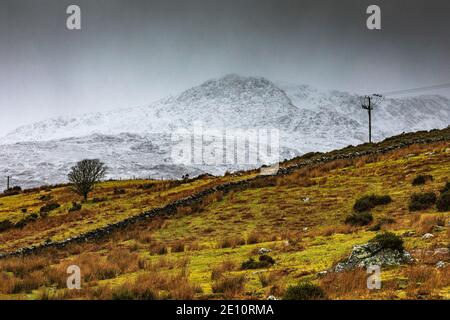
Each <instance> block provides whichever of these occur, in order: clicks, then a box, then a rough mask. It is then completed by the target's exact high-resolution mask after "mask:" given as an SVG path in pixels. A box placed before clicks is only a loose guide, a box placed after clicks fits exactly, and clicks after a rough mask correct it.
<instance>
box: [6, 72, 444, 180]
mask: <svg viewBox="0 0 450 320" xmlns="http://www.w3.org/2000/svg"><path fill="white" fill-rule="evenodd" d="M449 119H450V100H449V99H447V98H445V97H441V96H437V95H428V96H418V97H409V98H399V99H385V100H384V101H383V102H382V103H381V104H380V105H379V106H377V107H376V108H375V110H374V112H373V137H374V139H375V140H380V139H383V138H385V137H388V136H392V135H395V134H399V133H402V132H410V131H417V130H430V129H434V128H444V127H447V126H448V125H449V124H450V120H449ZM195 122H200V123H202V124H203V126H204V127H205V128H206V129H208V128H211V129H226V130H227V132H230V131H231V132H233V130H235V129H270V128H276V129H278V130H279V132H280V147H281V155H280V157H281V159H284V158H290V157H293V156H295V155H298V154H301V153H305V152H310V151H326V150H331V149H335V148H340V147H345V146H347V145H349V144H353V145H355V144H359V143H362V142H365V141H366V140H367V135H368V133H367V130H368V129H367V112H366V111H365V110H363V109H362V108H361V106H360V102H359V97H358V96H357V95H355V94H351V93H346V92H340V91H329V92H327V91H320V90H317V89H314V88H312V87H310V86H307V85H285V84H283V85H277V84H274V83H273V82H271V81H269V80H267V79H264V78H260V77H243V76H239V75H235V74H232V75H227V76H225V77H223V78H220V79H214V80H209V81H207V82H205V83H203V84H201V85H199V86H196V87H193V88H191V89H189V90H186V91H184V92H182V93H180V94H178V95H174V96H171V97H167V98H164V99H161V100H159V101H156V102H154V103H152V104H150V105H148V106H143V107H134V108H127V109H118V110H113V111H108V112H102V113H88V114H84V115H80V116H77V117H57V118H52V119H48V120H44V121H40V122H36V123H33V124H30V125H26V126H22V127H19V128H17V129H15V130H14V131H12V132H10V133H8V134H7V135H6V136H4V137H2V138H0V176H1V175H11V176H13V179H16V182H17V184H21V185H23V186H37V185H42V184H46V183H58V182H64V181H65V180H66V174H67V171H68V169H69V168H70V165H72V164H73V163H75V162H76V161H78V160H80V159H82V158H86V157H89V158H100V159H102V161H104V162H105V163H107V165H108V166H109V167H110V171H109V177H112V178H119V177H120V178H131V177H133V176H136V177H154V178H178V177H180V176H181V175H182V174H185V173H189V174H191V175H195V174H200V173H202V172H210V173H213V174H223V173H224V172H225V171H226V170H238V169H247V168H249V167H251V166H248V165H247V166H246V165H215V166H211V165H209V166H208V165H202V164H200V165H198V164H197V165H180V164H177V163H174V162H173V159H172V158H171V155H170V151H171V149H172V147H173V146H174V142H173V141H172V140H171V135H172V133H173V132H175V131H176V130H177V129H184V130H188V131H189V130H192V127H193V125H194V123H195Z"/></svg>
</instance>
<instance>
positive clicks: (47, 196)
mask: <svg viewBox="0 0 450 320" xmlns="http://www.w3.org/2000/svg"><path fill="white" fill-rule="evenodd" d="M52 198H53V197H52V195H51V194H43V195H42V196H40V197H39V198H38V199H39V200H41V201H50V200H51V199H52Z"/></svg>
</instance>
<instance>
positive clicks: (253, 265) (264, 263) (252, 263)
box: [241, 254, 275, 270]
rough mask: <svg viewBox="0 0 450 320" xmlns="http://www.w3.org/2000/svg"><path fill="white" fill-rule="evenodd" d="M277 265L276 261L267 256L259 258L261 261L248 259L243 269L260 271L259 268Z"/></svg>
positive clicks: (243, 264) (242, 266)
mask: <svg viewBox="0 0 450 320" xmlns="http://www.w3.org/2000/svg"><path fill="white" fill-rule="evenodd" d="M273 264H275V260H274V259H273V258H272V257H271V256H268V255H266V254H263V255H261V256H259V260H258V261H256V260H255V259H253V258H250V259H248V260H247V261H244V262H242V265H241V269H242V270H248V269H259V268H268V267H270V266H272V265H273Z"/></svg>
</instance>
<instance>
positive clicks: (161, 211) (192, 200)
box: [0, 135, 450, 259]
mask: <svg viewBox="0 0 450 320" xmlns="http://www.w3.org/2000/svg"><path fill="white" fill-rule="evenodd" d="M442 141H450V135H444V136H441V137H430V138H423V139H416V140H410V141H405V142H401V143H397V144H393V145H390V146H388V147H383V148H376V149H373V150H368V151H361V152H350V153H341V154H337V155H333V156H326V155H324V156H320V157H318V158H314V159H310V160H305V161H302V162H300V163H297V164H294V165H291V166H289V167H287V168H280V169H279V170H278V173H277V174H275V175H273V176H283V175H288V174H290V173H292V172H294V171H296V170H298V169H300V168H304V167H307V166H311V165H316V164H323V163H326V162H330V161H335V160H341V159H354V158H358V157H362V156H367V155H376V154H384V153H387V152H390V151H393V150H396V149H400V148H405V147H408V146H410V145H413V144H429V143H435V142H442ZM264 179H267V176H257V177H254V178H249V179H246V180H242V181H238V182H229V183H225V184H221V185H218V186H215V187H212V188H210V189H206V190H203V191H201V192H198V193H196V194H194V195H191V196H189V197H186V198H182V199H179V200H176V201H174V202H172V203H170V204H168V205H166V206H164V207H161V208H154V209H151V210H149V211H146V212H143V213H141V214H139V215H136V216H133V217H129V218H127V219H124V220H122V221H119V222H116V223H113V224H108V225H106V226H104V227H101V228H98V229H95V230H92V231H89V232H86V233H82V234H79V235H77V236H74V237H71V238H67V239H65V240H62V241H54V242H53V241H47V242H45V243H42V244H38V245H33V246H29V247H24V248H20V249H18V250H16V251H13V252H8V253H0V259H1V258H6V257H13V256H23V255H29V254H34V253H37V252H39V251H41V250H44V249H48V248H63V247H65V246H67V245H68V244H73V243H83V242H88V241H93V240H98V239H101V238H104V237H107V236H109V235H110V234H112V233H114V232H116V231H118V230H124V229H125V228H127V227H129V226H131V225H134V224H136V223H138V222H142V221H144V220H146V219H150V218H153V217H164V216H170V215H173V214H175V213H176V212H177V209H178V208H181V207H187V206H192V205H195V204H199V203H200V202H201V201H202V200H203V199H205V198H206V197H207V196H209V195H212V194H214V193H216V192H222V193H223V194H226V193H228V192H230V191H237V190H240V189H241V190H242V189H245V188H247V187H251V185H252V183H255V182H258V180H264Z"/></svg>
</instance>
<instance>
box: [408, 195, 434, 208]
mask: <svg viewBox="0 0 450 320" xmlns="http://www.w3.org/2000/svg"><path fill="white" fill-rule="evenodd" d="M435 203H436V194H435V193H434V192H425V193H414V194H413V195H412V196H411V200H410V202H409V211H419V210H425V209H428V208H431V207H432V206H433V205H434V204H435Z"/></svg>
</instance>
